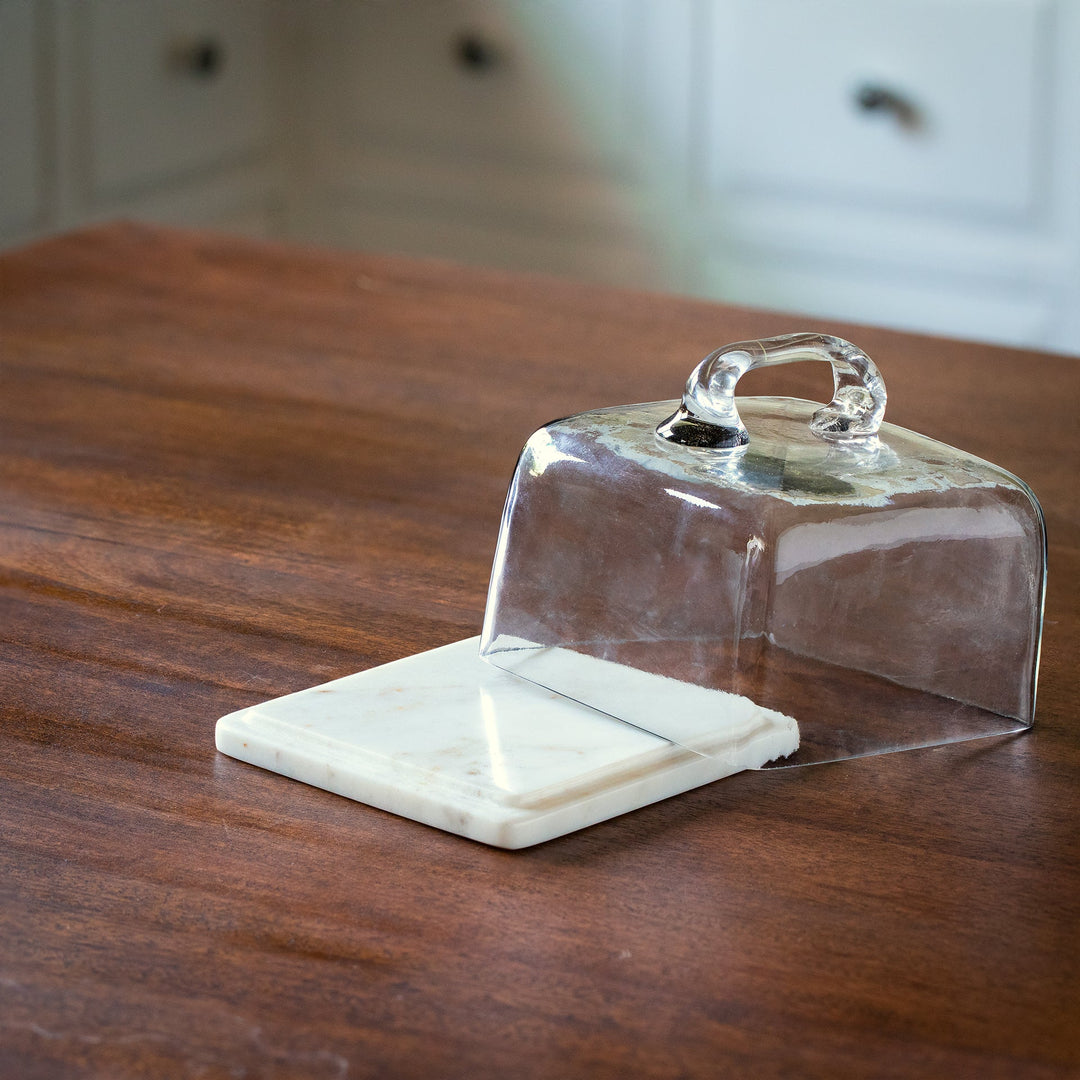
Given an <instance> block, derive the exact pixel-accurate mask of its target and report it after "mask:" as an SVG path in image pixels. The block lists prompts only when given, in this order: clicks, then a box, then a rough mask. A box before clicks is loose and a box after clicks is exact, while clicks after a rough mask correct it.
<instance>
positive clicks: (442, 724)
mask: <svg viewBox="0 0 1080 1080" xmlns="http://www.w3.org/2000/svg"><path fill="white" fill-rule="evenodd" d="M478 643H479V638H470V639H468V640H466V641H459V642H456V643H455V644H453V645H446V646H444V647H443V648H440V649H433V650H432V651H430V652H425V653H420V654H418V655H416V656H409V657H406V658H405V659H403V660H397V661H395V662H394V663H392V664H386V665H383V666H382V667H377V668H372V669H370V670H368V671H362V672H360V673H358V674H356V675H349V676H346V677H345V678H343V679H337V680H335V681H334V682H329V683H325V684H324V685H322V686H316V687H312V688H311V689H309V690H302V691H300V692H299V693H296V694H289V695H288V696H286V697H281V698H276V699H274V700H273V701H267V702H265V703H263V704H261V705H255V706H253V707H251V708H249V709H242V710H240V711H239V712H234V713H230V714H229V715H228V716H223V717H222V718H221V719H220V720H219V721H218V723H217V729H216V741H217V748H218V749H219V750H220V751H221V752H222V753H224V754H228V755H229V756H231V757H234V758H239V759H240V760H241V761H247V762H250V763H251V764H252V765H259V766H261V767H262V768H264V769H271V770H273V771H274V772H278V773H282V774H283V775H285V776H289V777H292V778H293V779H296V780H302V781H303V782H304V783H307V784H312V785H314V786H315V787H320V788H324V789H326V790H327V791H333V792H336V793H337V794H339V795H344V796H346V797H347V798H350V799H356V800H358V801H359V802H363V803H367V804H369V805H371V806H375V807H379V808H380V809H382V810H389V811H390V812H391V813H395V814H400V815H402V816H404V817H409V818H413V819H415V820H416V821H421V822H424V823H425V824H428V825H434V826H436V827H437V828H440V829H445V830H447V831H448V832H452V833H458V834H459V835H461V836H467V837H469V838H471V839H473V840H479V841H482V842H483V843H485V844H492V845H494V846H496V847H502V848H523V847H529V846H530V845H532V844H538V843H541V842H543V841H545V840H551V839H553V838H554V837H557V836H562V835H564V834H566V833H569V832H573V831H574V830H576V829H581V828H584V827H585V826H587V825H593V824H595V823H596V822H598V821H604V820H606V819H607V818H611V817H615V816H617V815H618V814H623V813H626V812H627V811H629V810H635V809H637V808H638V807H641V806H647V805H648V804H649V803H653V802H657V801H659V800H660V799H666V798H668V797H669V796H671V795H677V794H679V793H680V792H683V791H688V790H689V789H690V788H694V787H698V786H699V785H701V784H707V783H709V782H711V781H713V780H718V779H720V778H721V777H724V776H729V775H731V774H732V773H734V772H739V771H741V770H742V769H749V768H758V767H759V766H761V765H763V764H764V763H765V762H766V761H770V760H772V759H774V758H776V757H782V756H784V755H786V754H790V753H792V752H793V751H794V750H795V749H796V748H797V747H798V743H799V735H798V728H797V726H796V724H795V721H794V720H792V719H791V718H790V717H786V716H783V715H782V714H781V713H776V712H772V711H770V710H767V709H762V708H759V707H758V706H756V705H754V703H753V702H751V701H749V700H748V699H746V698H737V699H732V701H733V702H734V704H731V703H729V705H728V707H729V708H730V713H731V715H730V717H726V718H725V720H726V722H725V731H724V733H722V734H721V733H718V732H717V730H716V725H713V729H712V736H711V738H710V740H709V746H708V748H707V752H695V751H694V750H690V749H688V748H686V747H684V746H679V745H677V744H674V743H671V742H668V741H667V740H666V739H662V738H660V737H658V736H656V735H650V734H649V733H647V732H644V731H641V730H640V729H638V728H634V727H630V726H629V725H627V724H623V723H621V722H620V721H618V720H615V719H613V718H612V717H609V716H606V715H604V714H603V713H600V712H597V711H595V710H594V709H590V708H588V707H587V706H584V705H579V704H577V703H576V702H573V701H570V700H569V699H567V698H564V697H561V696H560V695H558V694H555V693H553V692H551V691H549V690H545V689H543V688H542V687H539V686H536V685H534V684H532V683H530V682H526V681H524V680H522V679H520V678H517V677H516V676H514V675H511V674H508V673H507V672H505V671H502V670H500V669H499V668H495V667H492V666H491V665H490V664H487V663H485V662H484V661H482V660H481V659H480V657H479V650H478ZM599 663H603V662H602V661H601V662H599ZM609 666H610V667H611V668H612V669H614V673H615V674H617V673H618V672H619V671H621V670H622V669H620V668H617V667H616V665H609ZM725 697H727V698H731V695H725Z"/></svg>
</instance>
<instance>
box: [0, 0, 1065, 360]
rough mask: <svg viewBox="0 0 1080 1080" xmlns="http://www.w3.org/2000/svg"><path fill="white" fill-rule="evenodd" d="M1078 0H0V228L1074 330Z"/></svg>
mask: <svg viewBox="0 0 1080 1080" xmlns="http://www.w3.org/2000/svg"><path fill="white" fill-rule="evenodd" d="M1077 56H1080V2H1076V0H873V2H868V0H408V2H402V3H393V2H390V0H0V243H3V242H16V241H18V240H21V239H26V238H29V237H30V236H33V235H36V234H40V233H42V232H44V231H48V230H54V229H60V228H68V227H71V226H73V225H77V224H80V223H82V222H84V221H88V220H95V219H102V218H110V217H117V216H127V217H148V218H153V219H155V220H162V221H167V222H174V223H178V224H199V225H207V226H210V227H223V228H229V229H239V230H243V231H248V232H256V233H262V234H273V235H283V236H287V237H291V238H294V239H299V240H303V241H308V242H310V241H314V242H318V243H324V244H333V245H338V246H346V247H361V248H367V249H370V250H377V251H396V252H403V253H407V254H420V255H425V254H430V255H437V256H445V257H449V258H453V259H461V260H465V261H472V262H477V263H484V264H488V265H495V266H502V267H507V268H511V269H521V270H539V271H543V272H548V273H555V274H562V275H567V276H572V277H579V278H584V279H589V280H598V281H608V282H613V283H617V284H622V285H631V286H640V287H646V288H661V289H667V290H672V291H677V292H687V293H691V294H697V295H701V296H704V297H710V298H716V299H724V300H731V301H735V302H739V303H744V304H751V305H757V306H761V307H770V308H775V309H780V310H786V311H794V312H802V313H805V318H793V319H788V320H781V322H782V323H783V326H780V325H779V324H778V329H782V328H783V327H786V326H797V325H799V324H806V325H814V326H819V327H822V326H824V327H827V326H828V325H829V321H830V320H832V319H838V318H843V319H846V320H852V321H866V322H876V323H884V324H886V325H893V326H899V327H906V328H910V329H917V330H918V329H921V330H928V331H932V332H936V333H942V334H954V335H960V336H966V337H977V338H983V339H986V340H992V341H1000V342H1004V343H1013V344H1020V345H1025V344H1026V345H1033V346H1039V347H1043V348H1058V349H1063V350H1066V351H1074V352H1080V64H1077V63H1076V57H1077Z"/></svg>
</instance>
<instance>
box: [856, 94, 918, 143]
mask: <svg viewBox="0 0 1080 1080" xmlns="http://www.w3.org/2000/svg"><path fill="white" fill-rule="evenodd" d="M855 104H856V105H857V106H858V107H859V108H860V109H861V110H862V111H863V112H867V113H881V114H884V115H888V116H892V117H893V119H895V120H896V122H897V123H898V124H899V125H900V126H901V127H903V128H907V129H908V130H909V131H914V130H915V129H916V128H919V127H922V123H923V115H922V111H921V110H920V109H919V107H918V106H917V105H916V104H915V103H914V102H913V101H912V100H911V99H910V98H908V97H905V96H904V95H903V94H901V93H899V92H898V91H896V90H893V89H891V88H890V87H888V86H880V85H878V84H877V83H864V84H863V85H862V86H860V87H859V88H858V89H857V90H856V91H855Z"/></svg>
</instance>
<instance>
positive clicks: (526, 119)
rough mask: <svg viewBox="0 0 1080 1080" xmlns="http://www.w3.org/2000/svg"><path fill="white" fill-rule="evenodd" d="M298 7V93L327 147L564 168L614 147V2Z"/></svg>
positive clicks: (621, 94) (621, 38)
mask: <svg viewBox="0 0 1080 1080" xmlns="http://www.w3.org/2000/svg"><path fill="white" fill-rule="evenodd" d="M311 15H312V30H313V44H312V53H313V55H316V56H318V57H319V58H320V63H319V65H318V70H317V71H315V72H314V73H313V74H314V82H313V84H312V85H311V86H310V87H309V93H310V96H311V100H313V101H315V102H317V103H318V106H319V108H320V109H321V110H322V111H320V114H319V116H318V119H317V121H316V122H317V125H318V126H319V127H321V128H322V129H323V130H324V132H325V136H326V137H328V138H329V139H330V140H333V141H335V142H337V143H338V144H341V143H344V144H346V145H348V144H354V145H359V144H362V145H364V146H367V147H390V148H393V149H395V150H421V149H422V150H424V151H425V152H427V153H429V154H432V155H439V156H442V157H446V158H450V159H453V160H456V161H459V162H461V163H472V164H475V165H477V166H482V165H483V164H484V163H485V162H490V161H500V162H521V163H535V164H539V165H541V166H543V167H552V166H555V167H567V166H569V167H576V168H582V167H590V166H596V165H598V164H601V163H603V164H607V163H609V162H610V161H611V160H612V157H613V155H615V154H617V153H618V151H619V149H620V147H621V146H622V143H623V139H624V137H625V127H626V116H625V108H624V106H625V79H626V68H625V41H626V33H627V21H628V8H627V5H626V4H625V3H623V2H622V0H504V2H500V3H491V2H490V0H410V2H409V3H346V4H337V5H328V6H326V7H323V8H315V9H313V10H312V12H311Z"/></svg>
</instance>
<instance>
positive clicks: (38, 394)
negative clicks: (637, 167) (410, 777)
mask: <svg viewBox="0 0 1080 1080" xmlns="http://www.w3.org/2000/svg"><path fill="white" fill-rule="evenodd" d="M795 329H821V330H828V331H831V332H835V333H839V334H841V335H842V336H846V337H851V338H853V339H854V340H855V341H856V342H858V343H859V344H860V345H861V346H863V347H864V348H865V349H866V350H867V351H868V352H869V353H870V354H871V355H872V356H873V357H874V358H875V359H876V360H877V362H878V364H879V365H880V367H881V368H882V369H883V371H884V372H885V374H886V378H887V380H888V385H889V391H890V403H889V413H888V416H889V419H890V420H892V421H895V422H897V423H900V424H903V425H905V426H908V427H912V428H915V429H916V430H920V431H922V432H924V433H925V434H928V435H931V436H933V437H936V438H939V439H943V440H944V441H947V442H950V443H954V444H956V445H959V446H961V447H963V448H964V449H966V450H969V451H972V452H974V453H976V454H979V455H981V456H983V457H986V458H989V459H990V460H992V461H995V462H997V463H999V464H1001V465H1004V466H1005V467H1007V468H1009V469H1012V470H1013V471H1014V472H1016V473H1017V474H1018V475H1020V476H1022V477H1023V478H1024V479H1025V480H1027V481H1028V482H1029V483H1030V484H1031V486H1032V487H1033V488H1034V490H1035V491H1036V493H1037V494H1038V496H1039V498H1040V499H1041V501H1042V504H1043V507H1044V509H1045V512H1046V517H1047V521H1048V525H1049V535H1050V543H1051V550H1050V589H1049V596H1048V601H1047V612H1046V635H1045V648H1044V660H1043V672H1042V679H1041V689H1040V702H1039V712H1038V719H1037V726H1036V729H1035V731H1033V732H1032V733H1030V734H1027V735H1024V736H1020V737H1015V738H1007V739H993V740H987V741H986V742H977V743H968V744H965V745H961V746H955V747H949V748H941V749H935V750H929V751H911V752H908V753H904V754H893V755H887V756H885V757H881V758H876V759H866V760H862V761H857V762H848V763H844V764H841V765H833V766H816V767H812V768H807V769H795V770H787V771H785V770H780V771H778V772H776V771H773V772H768V773H747V774H741V775H738V776H735V777H732V778H731V779H729V780H725V781H722V782H720V783H717V784H713V785H710V786H708V787H706V788H702V789H699V790H698V791H695V792H691V793H689V794H686V795H683V796H680V797H678V798H675V799H671V800H669V801H667V802H665V803H662V804H659V805H656V806H653V807H650V808H647V809H645V810H642V811H639V812H637V813H635V814H632V815H628V816H626V817H623V818H620V819H618V820H615V821H612V822H608V823H606V824H603V825H599V826H596V827H594V828H592V829H588V830H586V831H584V832H582V833H579V834H577V835H574V836H570V837H567V838H565V839H562V840H558V841H554V842H551V843H549V844H546V845H543V846H541V847H539V848H536V849H532V850H529V851H526V852H520V853H506V852H500V851H496V850H492V849H488V848H485V847H482V846H481V845H478V844H473V843H470V842H468V841H465V840H461V839H458V838H456V837H453V836H450V835H446V834H443V833H440V832H438V831H436V830H433V829H429V828H426V827H424V826H422V825H418V824H415V823H413V822H410V821H406V820H403V819H399V818H395V817H392V816H391V815H388V814H384V813H381V812H379V811H376V810H372V809H369V808H367V807H364V806H361V805H358V804H355V803H350V802H348V801H346V800H344V799H340V798H337V797H335V796H332V795H329V794H326V793H324V792H320V791H316V790H313V789H309V788H306V787H303V786H302V785H298V784H295V783H292V782H290V781H288V780H285V779H284V778H282V777H279V776H276V775H272V774H268V773H264V772H261V771H259V770H257V769H253V768H250V767H248V766H245V765H242V764H240V763H238V762H235V761H232V760H230V759H227V758H224V757H221V756H218V755H217V754H216V753H215V751H214V746H213V725H214V721H215V720H216V718H217V717H218V716H220V715H222V714H223V713H226V712H229V711H231V710H233V709H238V708H241V707H243V706H245V705H248V704H252V703H254V702H256V701H259V700H262V699H264V698H266V697H270V696H273V695H277V694H281V693H285V692H287V691H291V690H297V689H300V688H302V687H304V686H308V685H311V684H313V683H317V682H321V681H324V680H326V679H328V678H332V677H335V676H339V675H344V674H347V673H349V672H352V671H356V670H359V669H361V668H365V667H367V666H370V665H372V664H376V663H381V662H384V661H388V660H393V659H395V658H397V657H400V656H403V655H406V654H409V653H412V652H415V651H418V650H420V649H424V648H428V647H431V646H435V645H439V644H444V643H446V642H450V641H453V640H456V639H458V638H460V637H464V636H467V635H471V634H473V633H475V632H477V630H478V627H479V623H480V619H481V615H482V611H483V604H484V595H485V589H486V584H487V576H488V571H489V567H490V560H491V555H492V551H493V548H494V543H495V538H496V533H497V527H498V520H499V513H500V509H501V504H502V499H503V495H504V492H505V485H506V483H507V481H508V479H509V475H510V471H511V469H512V466H513V463H514V458H515V455H516V452H517V450H518V448H519V446H520V444H521V443H522V442H523V440H524V439H525V438H526V437H527V435H528V434H529V433H530V432H531V431H532V430H533V429H534V428H535V427H536V426H538V425H539V424H540V423H542V422H544V421H546V420H550V419H552V418H553V417H556V416H560V415H566V414H569V413H572V412H576V411H579V410H581V409H585V408H590V407H596V406H600V405H612V404H619V403H625V402H631V401H648V400H655V399H660V398H671V397H675V396H677V395H678V393H679V390H680V388H681V385H682V382H683V380H684V379H685V377H686V374H687V373H688V371H689V369H690V368H691V367H692V366H693V364H694V363H696V361H697V360H698V359H699V358H700V357H701V356H702V355H704V354H705V353H706V352H707V351H709V350H710V349H712V348H714V347H716V346H717V345H719V344H722V343H725V342H727V341H732V340H738V339H740V338H745V337H752V336H760V335H766V334H774V333H782V332H786V331H789V330H795ZM0 370H2V372H3V383H2V393H0V492H2V501H0V553H2V560H0V708H2V717H3V720H2V726H0V747H2V753H0V1075H2V1076H5V1077H7V1076H11V1077H20V1078H36V1077H64V1078H69V1077H109V1078H114V1077H120V1078H123V1077H165V1076H169V1077H171V1076H179V1077H206V1078H218V1077H221V1078H225V1077H343V1076H348V1077H350V1078H355V1077H390V1076H394V1077H412V1076H415V1077H458V1076H460V1077H466V1076H467V1077H472V1078H484V1077H507V1076H513V1077H572V1076H590V1077H601V1078H604V1077H612V1078H614V1077H627V1076H642V1077H646V1076H647V1077H689V1076H753V1077H780V1076H785V1077H791V1076H821V1077H849V1076H850V1077H857V1076H858V1077H863V1076H874V1077H899V1076H924V1077H940V1076H963V1077H967V1076H971V1077H980V1078H982V1077H1017V1076H1023V1077H1076V1076H1080V827H1078V820H1080V724H1078V721H1077V701H1078V692H1077V689H1076V679H1075V671H1076V656H1077V653H1078V646H1080V633H1078V611H1080V604H1078V600H1080V596H1078V588H1077V585H1078V581H1080V543H1078V538H1080V500H1078V485H1077V482H1076V471H1077V464H1078V453H1077V451H1078V430H1077V416H1078V415H1080V366H1078V361H1076V360H1074V359H1072V358H1068V357H1053V356H1047V355H1041V354H1037V353H1025V352H1018V351H1007V350H999V349H993V348H989V347H985V346H981V345H973V344H966V343H962V342H952V341H942V340H933V339H928V338H918V337H913V336H908V335H902V334H898V333H893V332H889V331H885V330H880V329H874V328H855V327H848V326H843V325H834V324H828V325H822V324H820V323H819V322H818V321H816V320H808V319H802V318H800V319H792V318H790V317H786V316H779V315H774V314H769V313H764V312H751V311H747V310H740V309H735V308H730V307H721V306H715V305H709V304H704V303H698V302H694V301H689V300H683V299H674V298H666V297H658V296H645V295H640V294H631V293H625V292H617V291H609V290H602V289H598V288H586V287H582V286H580V285H576V284H570V283H560V282H555V281H550V280H544V279H540V278H535V279H531V278H525V277H511V276H505V275H502V274H497V273H489V272H481V271H471V270H470V271H465V270H462V269H458V268H453V267H449V266H446V265H441V264H435V263H418V262H406V261H398V260H391V259H385V258H373V257H363V256H357V255H331V254H325V253H319V252H310V251H303V250H299V249H290V248H284V247H274V246H268V245H259V244H254V243H248V242H239V241H234V240H227V239H223V238H220V237H215V236H210V235H198V234H182V233H174V232H166V231H160V230H152V229H145V228H136V227H131V226H109V227H104V228H101V229H97V230H93V231H89V232H84V233H79V234H74V235H71V236H67V237H64V238H61V239H57V240H54V241H49V242H46V243H43V244H40V245H38V246H35V247H32V248H29V249H27V250H24V251H21V252H16V253H12V254H8V255H5V256H3V257H2V258H0ZM746 383H747V384H748V385H747V386H746V390H747V391H749V392H754V391H757V392H782V393H791V394H796V395H801V396H808V397H814V398H819V399H821V400H826V399H827V397H828V373H827V371H824V372H822V371H818V370H816V369H815V366H806V365H802V366H799V367H796V368H786V369H782V370H779V371H777V370H772V371H764V372H758V373H754V374H753V375H752V376H750V377H749V378H748V379H747V380H746ZM741 389H742V387H741Z"/></svg>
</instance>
